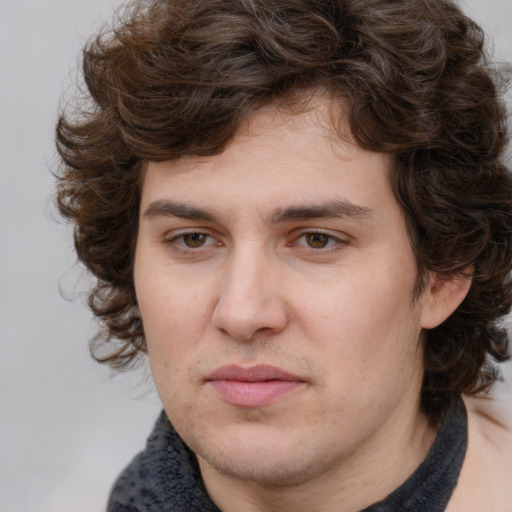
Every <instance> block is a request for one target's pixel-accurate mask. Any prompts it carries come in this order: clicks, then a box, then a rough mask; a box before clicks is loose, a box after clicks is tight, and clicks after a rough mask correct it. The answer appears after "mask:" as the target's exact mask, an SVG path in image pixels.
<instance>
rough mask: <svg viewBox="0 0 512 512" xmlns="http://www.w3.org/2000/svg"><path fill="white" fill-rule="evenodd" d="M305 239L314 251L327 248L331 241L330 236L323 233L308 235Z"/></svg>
mask: <svg viewBox="0 0 512 512" xmlns="http://www.w3.org/2000/svg"><path fill="white" fill-rule="evenodd" d="M305 237H306V242H307V244H308V245H309V247H311V248H313V249H323V248H325V247H327V245H328V244H329V241H330V240H331V237H330V236H328V235H324V234H323V233H307V234H306V235H305Z"/></svg>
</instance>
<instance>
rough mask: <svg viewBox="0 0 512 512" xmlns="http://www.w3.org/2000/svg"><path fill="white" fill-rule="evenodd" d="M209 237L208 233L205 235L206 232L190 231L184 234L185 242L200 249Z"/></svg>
mask: <svg viewBox="0 0 512 512" xmlns="http://www.w3.org/2000/svg"><path fill="white" fill-rule="evenodd" d="M207 239H208V235H205V234H204V233H189V234H186V235H183V243H184V244H185V245H186V246H187V247H190V248H191V249H198V248H199V247H202V246H203V245H204V244H205V242H206V240H207Z"/></svg>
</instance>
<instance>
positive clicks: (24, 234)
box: [0, 0, 512, 512]
mask: <svg viewBox="0 0 512 512" xmlns="http://www.w3.org/2000/svg"><path fill="white" fill-rule="evenodd" d="M118 4H119V2H116V1H114V0H46V1H44V2H39V1H36V0H0V73H1V75H0V157H1V158H0V162H1V175H0V192H1V196H0V219H1V237H0V272H1V273H0V512H94V511H102V510H104V506H105V501H106V498H107V495H108V490H109V487H110V485H111V484H112V482H113V480H114V478H115V477H116V475H117V474H118V473H119V471H120V470H121V468H122V467H123V466H124V465H125V464H126V463H127V462H128V461H129V460H130V458H131V457H132V456H133V455H134V454H135V453H136V451H138V450H140V449H141V448H142V446H143V444H144V441H145V438H146V436H147V434H148V433H149V431H150V429H151V426H152V424H153V421H154V419H155V417H156V415H157V413H158V411H159V409H160V406H159V402H158V398H157V397H156V393H155V392H154V391H153V389H152V384H151V379H150V378H149V376H148V374H149V372H148V371H147V370H142V371H138V372H135V373H131V374H126V375H121V376H116V377H115V378H112V377H111V374H110V372H109V371H108V370H107V369H106V368H103V367H101V366H100V365H98V364H97V363H95V362H93V361H92V360H91V359H90V357H89V354H88V346H87V340H88V339H89V338H90V337H91V336H92V335H93V333H94V321H93V320H92V319H91V315H90V314H89V312H88V311H87V309H86V307H85V306H84V300H83V290H85V289H86V288H87V280H86V279H84V278H82V279H80V269H79V268H77V267H76V266H75V265H74V256H73V251H72V247H71V241H70V240H71V237H70V233H69V230H68V229H67V228H66V227H65V226H63V225H62V224H59V223H58V222H57V221H56V220H55V217H56V214H54V213H52V207H51V201H50V200H49V196H50V194H51V191H52V187H53V183H54V180H53V178H52V175H51V173H50V171H49V169H51V168H55V156H54V150H53V126H54V123H55V121H56V110H57V104H58V102H59V98H60V96H61V94H62V92H63V91H64V90H65V89H66V88H67V84H69V81H71V82H72V81H74V78H75V76H76V73H77V57H78V54H79V52H80V49H81V46H82V43H83V41H84V39H85V38H86V37H87V36H88V35H89V34H90V33H91V31H92V30H93V29H94V27H97V26H98V24H99V21H100V20H101V19H107V20H108V19H110V17H111V15H112V12H113V7H114V6H115V5H118ZM463 5H465V6H466V8H467V11H468V12H469V13H472V14H473V15H474V16H475V17H477V19H479V20H480V22H481V23H482V24H483V25H484V26H485V27H486V28H487V30H488V31H489V32H490V33H491V34H492V35H493V36H494V37H493V38H494V43H495V57H496V59H498V60H503V59H506V60H510V61H512V35H511V29H510V26H511V25H512V0H464V1H463ZM59 286H60V288H62V289H63V290H64V291H65V292H67V294H68V295H73V294H74V295H79V294H80V292H82V298H81V299H80V298H79V299H77V300H75V301H67V300H64V299H63V298H62V297H61V294H60V293H59ZM507 373H511V372H510V369H508V370H507ZM498 392H499V394H500V396H502V397H504V398H507V396H508V399H507V400H508V401H510V396H509V395H507V393H508V392H510V387H509V388H507V386H506V385H503V386H501V387H500V388H499V390H498ZM509 407H510V410H511V412H512V405H509Z"/></svg>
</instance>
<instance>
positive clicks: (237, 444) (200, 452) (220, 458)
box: [187, 429, 328, 487]
mask: <svg viewBox="0 0 512 512" xmlns="http://www.w3.org/2000/svg"><path fill="white" fill-rule="evenodd" d="M253 430H255V429H253ZM264 430H267V429H264ZM302 439H303V438H302V437H301V439H300V440H299V439H295V440H294V439H293V436H290V435H286V434H285V433H281V435H279V434H278V435H276V433H275V432H272V433H269V432H262V431H260V432H253V433H249V432H244V433H243V434H242V433H241V432H224V434H223V438H222V439H212V438H210V439H208V441H207V439H206V438H203V439H198V440H196V441H195V442H194V441H192V442H191V443H187V444H189V446H190V447H191V448H192V450H193V451H194V452H195V453H196V455H197V456H198V459H199V461H200V465H201V464H207V465H208V466H210V467H211V468H212V469H213V470H215V471H216V472H218V473H220V474H222V475H224V476H226V477H229V478H233V479H236V480H239V481H247V482H252V483H253V484H257V485H260V486H263V487H288V486H294V485H299V484H302V483H304V482H306V481H308V480H311V479H312V478H314V477H315V476H317V475H318V474H319V473H322V472H323V471H324V470H327V469H328V461H327V460H326V459H325V458H324V459H323V460H322V458H320V457H318V453H320V452H321V450H317V449H314V447H313V446H311V444H310V445H309V446H308V445H306V443H305V442H304V441H303V440H302ZM213 441H214V442H213Z"/></svg>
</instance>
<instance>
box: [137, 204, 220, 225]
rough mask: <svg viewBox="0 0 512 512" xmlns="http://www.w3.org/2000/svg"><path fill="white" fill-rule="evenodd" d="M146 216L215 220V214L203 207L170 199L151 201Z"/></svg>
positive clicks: (145, 212)
mask: <svg viewBox="0 0 512 512" xmlns="http://www.w3.org/2000/svg"><path fill="white" fill-rule="evenodd" d="M144 217H148V218H152V217H179V218H181V219H187V220H204V221H208V222H213V221H215V216H214V215H213V214H212V213H210V212H209V211H207V210H204V209H203V208H197V207H195V206H190V205H188V204H183V203H176V202H174V201H169V200H158V201H154V202H153V203H151V204H150V205H149V206H148V207H147V208H146V210H145V211H144Z"/></svg>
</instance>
